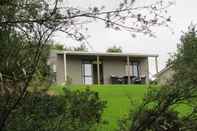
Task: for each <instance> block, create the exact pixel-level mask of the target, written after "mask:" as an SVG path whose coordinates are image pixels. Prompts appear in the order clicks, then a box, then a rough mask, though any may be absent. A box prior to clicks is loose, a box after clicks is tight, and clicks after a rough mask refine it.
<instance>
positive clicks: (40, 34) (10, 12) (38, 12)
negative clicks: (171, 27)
mask: <svg viewBox="0 0 197 131" xmlns="http://www.w3.org/2000/svg"><path fill="white" fill-rule="evenodd" d="M133 3H134V0H131V1H128V0H124V2H120V5H119V6H118V7H117V8H115V9H114V10H110V11H109V10H106V9H105V8H102V7H91V8H87V10H82V9H79V8H73V7H69V6H68V7H67V6H66V5H65V6H64V7H62V4H63V3H61V2H60V0H53V1H48V0H9V1H6V0H3V1H1V2H0V14H1V15H0V41H1V45H0V46H1V47H0V61H1V63H0V67H1V68H0V91H1V92H0V95H1V98H4V99H2V101H1V109H0V131H2V130H3V129H4V127H5V126H7V124H8V123H9V121H8V119H9V118H10V115H11V114H12V113H13V112H14V110H16V109H17V107H18V106H17V105H18V104H19V103H20V101H21V100H23V99H24V98H25V96H26V95H27V93H28V90H27V89H28V87H29V84H30V82H31V81H32V79H33V77H34V74H35V73H36V70H37V67H38V65H39V63H40V59H41V57H42V55H43V49H44V48H45V46H46V43H47V42H48V41H49V40H50V39H51V38H52V36H53V34H54V33H55V32H56V31H62V32H64V33H65V34H66V35H68V36H70V37H72V38H73V39H75V40H77V41H83V40H85V38H86V37H85V35H84V34H83V33H81V32H82V31H81V29H83V28H82V27H83V25H86V24H87V21H88V22H93V21H95V20H100V21H103V22H104V23H105V25H106V27H107V28H113V29H115V30H127V31H131V32H135V33H143V34H148V35H150V36H152V35H153V32H152V31H151V27H153V26H160V25H165V26H166V25H167V24H168V22H169V21H170V18H169V17H168V16H166V8H168V7H169V6H170V5H171V4H172V3H170V2H167V3H165V2H163V1H159V2H156V3H153V4H150V5H146V6H143V7H135V6H134V4H133Z"/></svg>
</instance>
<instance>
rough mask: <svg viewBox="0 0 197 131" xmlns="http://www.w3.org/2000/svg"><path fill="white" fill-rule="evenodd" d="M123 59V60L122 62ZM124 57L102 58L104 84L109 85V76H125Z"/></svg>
mask: <svg viewBox="0 0 197 131" xmlns="http://www.w3.org/2000/svg"><path fill="white" fill-rule="evenodd" d="M124 59H125V60H124ZM125 61H126V57H125V58H124V57H104V58H103V77H104V84H110V83H111V80H110V78H111V75H119V76H124V75H125V65H126V63H125Z"/></svg>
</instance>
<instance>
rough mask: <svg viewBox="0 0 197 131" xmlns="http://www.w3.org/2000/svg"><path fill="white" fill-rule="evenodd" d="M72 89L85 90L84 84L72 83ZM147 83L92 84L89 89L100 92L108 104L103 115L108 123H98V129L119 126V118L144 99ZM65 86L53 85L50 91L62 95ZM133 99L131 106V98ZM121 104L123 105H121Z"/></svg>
mask: <svg viewBox="0 0 197 131" xmlns="http://www.w3.org/2000/svg"><path fill="white" fill-rule="evenodd" d="M68 87H69V89H71V90H74V91H75V90H80V91H83V90H85V89H86V88H84V86H83V85H71V86H68ZM147 87H148V86H147V85H91V86H89V89H90V90H91V91H95V92H98V94H99V96H100V98H101V99H102V100H105V101H106V102H107V106H106V108H105V110H104V113H103V115H102V118H103V120H104V121H105V122H106V123H107V124H99V125H97V127H96V128H97V130H96V131H115V130H116V128H117V127H118V120H119V119H120V118H121V117H124V116H126V115H127V114H128V113H129V110H130V109H131V108H132V109H136V108H137V107H138V105H139V104H141V102H142V100H143V96H144V94H146V92H147V90H148V89H149V88H147ZM62 88H63V86H61V85H53V86H52V87H51V88H50V91H51V92H53V93H55V94H58V95H62V94H63V93H64V92H63V89H62ZM130 98H132V100H133V103H135V104H132V107H131V99H130ZM120 105H121V106H120Z"/></svg>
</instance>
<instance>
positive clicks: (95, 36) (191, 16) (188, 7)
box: [55, 0, 197, 74]
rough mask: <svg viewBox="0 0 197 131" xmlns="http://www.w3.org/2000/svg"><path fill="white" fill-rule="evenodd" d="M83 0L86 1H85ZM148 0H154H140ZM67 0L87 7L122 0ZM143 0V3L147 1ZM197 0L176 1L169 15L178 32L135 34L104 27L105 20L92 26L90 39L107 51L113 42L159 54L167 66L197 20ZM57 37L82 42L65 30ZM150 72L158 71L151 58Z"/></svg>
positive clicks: (96, 48)
mask: <svg viewBox="0 0 197 131" xmlns="http://www.w3.org/2000/svg"><path fill="white" fill-rule="evenodd" d="M82 1H83V2H82ZM136 1H139V2H140V1H141V2H142V1H143V2H144V1H146V2H145V3H148V1H150V0H136ZM66 2H67V4H70V5H75V6H78V7H82V8H84V9H85V8H86V7H88V6H94V5H103V4H104V5H106V6H107V7H109V8H113V7H114V6H116V4H117V2H118V0H66ZM143 2H142V3H143ZM196 5H197V0H176V4H175V5H174V6H173V7H171V8H170V9H169V10H168V11H169V13H168V14H169V15H170V16H172V23H171V27H172V28H173V31H174V34H172V32H171V31H170V30H169V29H168V28H164V27H161V28H156V29H155V32H156V36H157V37H156V38H150V37H148V36H144V35H137V37H136V38H132V37H131V35H130V34H129V33H128V32H125V31H114V30H111V29H106V28H104V26H103V24H101V23H99V22H97V23H92V24H90V26H89V30H88V34H89V35H90V38H89V39H88V41H89V43H90V44H91V46H92V47H93V51H97V52H104V51H105V50H106V49H107V48H108V47H111V46H113V45H117V46H121V47H122V49H123V52H138V53H151V54H159V59H158V61H159V69H160V70H161V69H162V68H164V66H165V64H166V61H167V60H168V58H169V53H173V52H175V51H176V46H177V43H179V39H180V36H181V35H182V31H186V30H187V27H188V26H189V25H190V23H191V22H192V23H195V22H196V23H197V8H196ZM55 41H57V42H59V43H63V44H65V45H66V46H77V45H78V43H75V42H73V41H72V40H68V39H67V38H65V36H64V34H58V35H57V36H56V37H55ZM149 66H150V72H151V74H154V73H155V65H154V61H153V60H150V65H149Z"/></svg>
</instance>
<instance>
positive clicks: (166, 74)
mask: <svg viewBox="0 0 197 131" xmlns="http://www.w3.org/2000/svg"><path fill="white" fill-rule="evenodd" d="M173 75H174V70H173V68H172V65H169V66H167V67H165V68H164V69H162V70H161V71H160V72H158V73H157V74H156V81H157V83H158V84H159V85H166V84H168V83H169V81H170V80H172V79H173Z"/></svg>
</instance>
